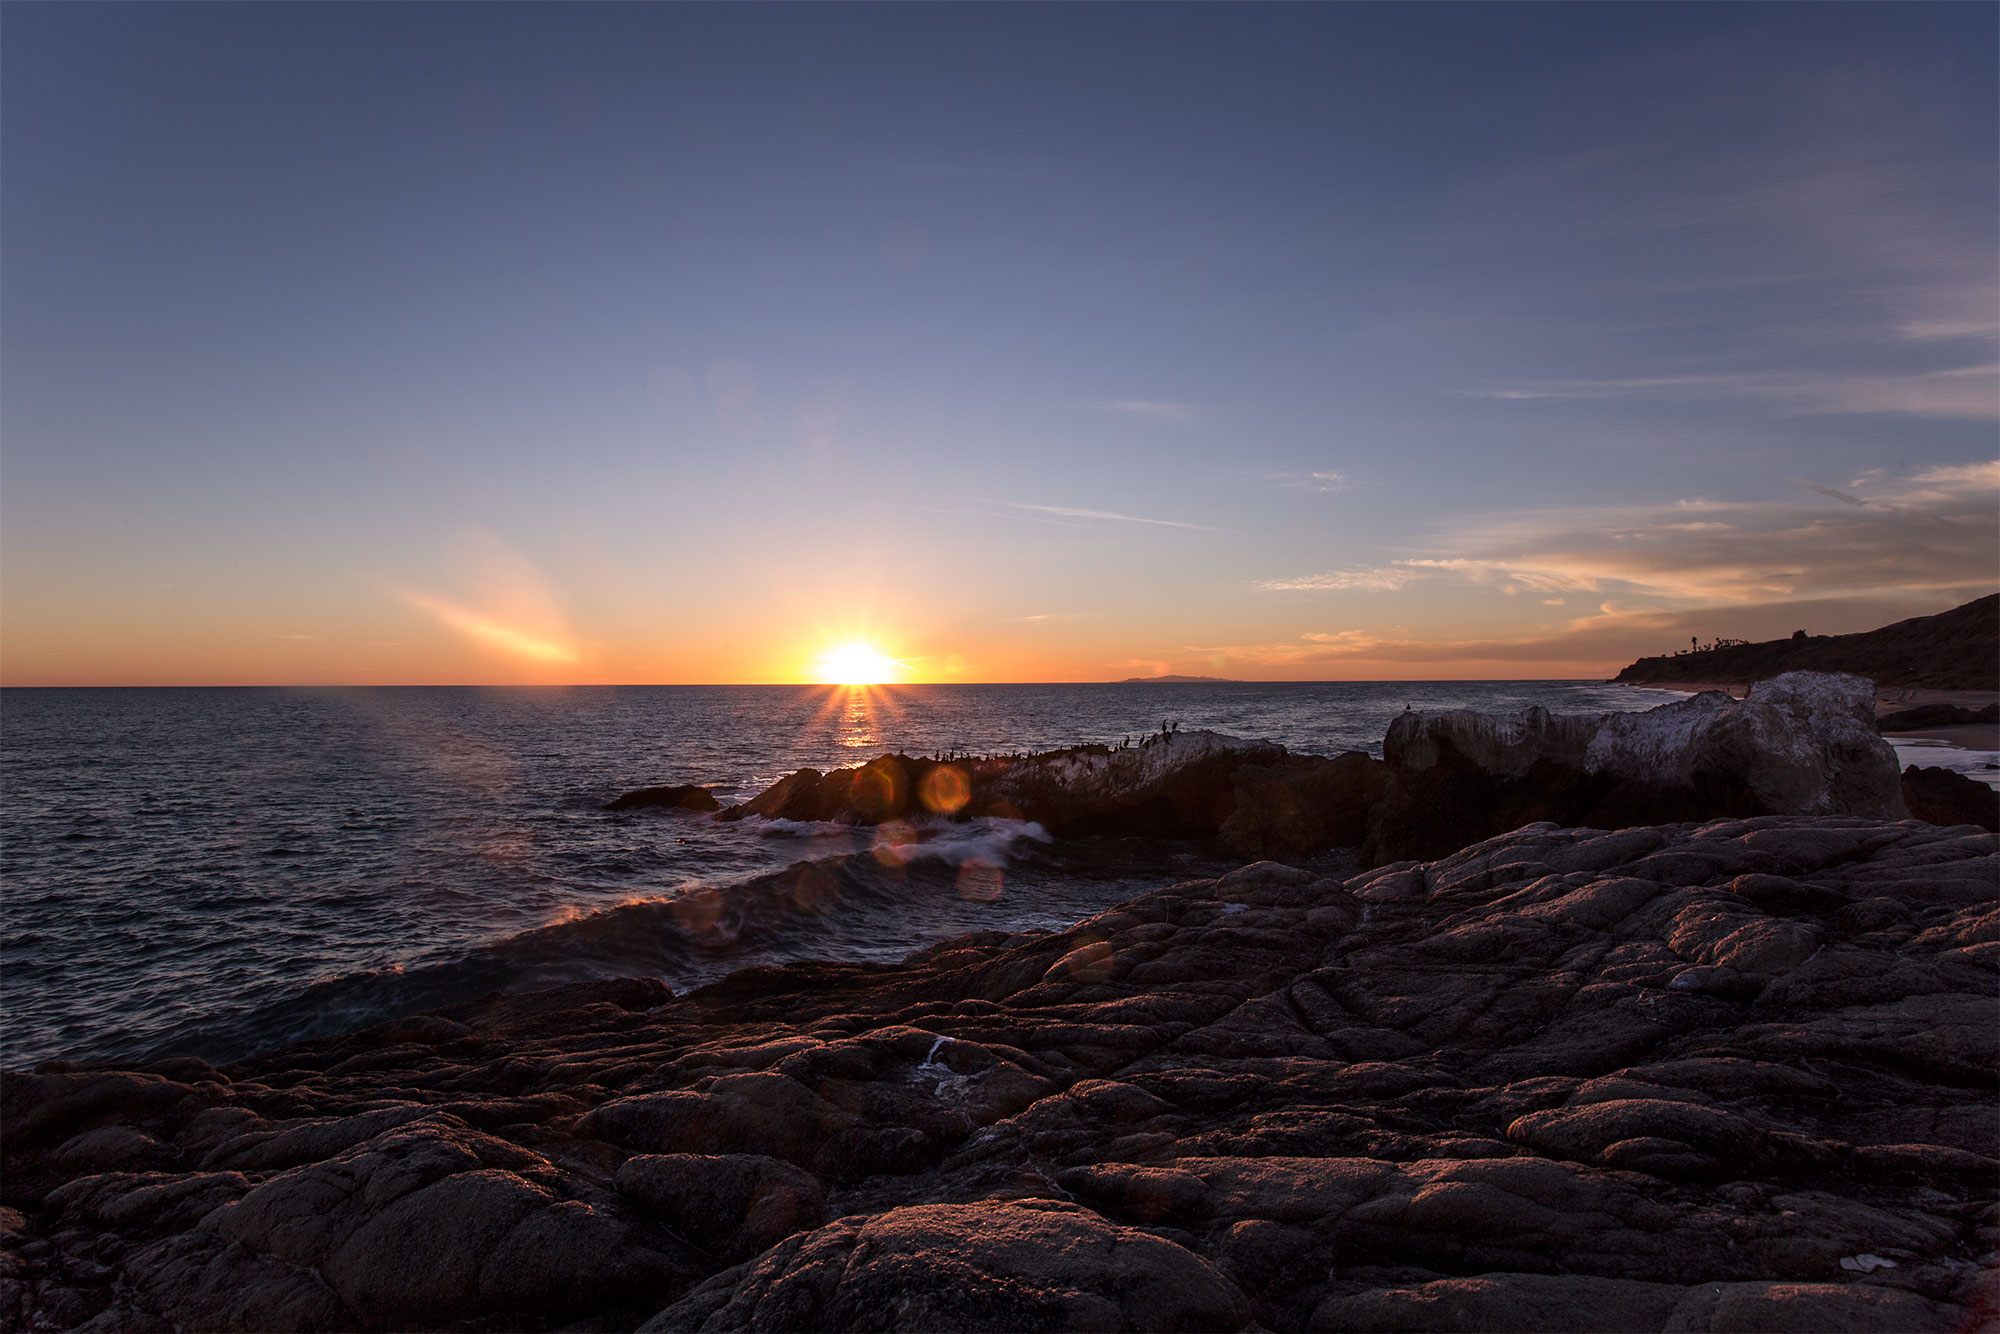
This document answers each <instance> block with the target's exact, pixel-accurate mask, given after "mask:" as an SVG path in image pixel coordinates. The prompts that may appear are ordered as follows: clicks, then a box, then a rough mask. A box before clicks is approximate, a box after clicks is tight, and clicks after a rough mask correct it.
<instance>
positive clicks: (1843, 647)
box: [1612, 593, 2000, 690]
mask: <svg viewBox="0 0 2000 1334" xmlns="http://www.w3.org/2000/svg"><path fill="white" fill-rule="evenodd" d="M1781 672H1853V673H1854V674H1855V675H1857V676H1867V677H1872V678H1874V681H1875V684H1876V685H1878V686H1923V687H1927V688H1929V689H1932V690H1992V689H1995V688H1996V686H2000V593H1992V594H1988V595H1987V596H1986V597H1983V598H1979V599H1977V600H1976V601H1973V602H1968V603H1966V604H1965V605H1964V606H1962V607H1954V608H1952V609H1951V610H1950V611H1944V612H1939V613H1938V614H1937V615H1935V616H1917V617H1913V618H1911V619H1910V620H1907V621H1897V622H1896V623H1895V624H1894V625H1885V626H1883V627H1882V628H1881V629H1879V630H1869V631H1865V632H1863V633H1861V634H1853V635H1811V636H1802V635H1797V634H1795V635H1793V636H1792V637H1791V638H1790V639H1773V640H1770V641H1768V642H1766V643H1762V644H1743V643H1725V644H1722V645H1720V646H1718V647H1714V648H1705V649H1701V650H1699V651H1696V652H1682V653H1676V654H1671V655H1667V656H1663V657H1657V658H1641V659H1639V660H1638V661H1637V662H1635V663H1633V664H1632V665H1631V666H1630V667H1627V668H1626V669H1625V670H1624V671H1622V672H1620V673H1618V675H1617V676H1615V677H1613V678H1612V679H1613V680H1614V681H1622V682H1625V683H1626V684H1628V685H1665V684H1671V683H1673V682H1677V681H1683V682H1695V681H1716V682H1730V681H1761V680H1763V679H1765V678H1766V677H1772V676H1777V675H1778V674H1779V673H1781Z"/></svg>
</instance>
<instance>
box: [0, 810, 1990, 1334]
mask: <svg viewBox="0 0 2000 1334" xmlns="http://www.w3.org/2000/svg"><path fill="white" fill-rule="evenodd" d="M1996 969H2000V836H1996V835H1994V834H1989V833H1980V832H1975V831H1972V830H1968V829H1965V828H1963V827H1959V828H1939V827H1935V826H1932V825H1927V824H1922V823H1919V822H1916V821H1900V822H1898V821H1885V820H1877V819H1861V818H1853V817H1818V818H1780V817H1764V818H1756V819H1739V820H1725V821H1717V822H1712V823H1708V824H1700V825H1695V824H1679V825H1667V826H1659V827H1641V828H1629V829H1621V830H1618V831H1616V832H1605V831H1601V830H1591V829H1573V828H1572V829H1565V828H1558V827H1556V826H1553V825H1548V824H1538V825H1530V826H1528V827H1526V828H1522V829H1518V830H1515V831H1514V832H1512V833H1509V834H1507V835H1505V836H1503V837H1499V838H1494V839H1491V840H1487V841H1485V842H1482V843H1479V844H1477V845H1474V846H1472V847H1468V848H1465V849H1463V850H1462V851H1459V852H1457V853H1455V854H1454V855H1452V856H1449V857H1445V858H1442V859H1438V860H1433V861H1427V862H1399V863H1392V864H1390V865H1386V866H1380V867H1377V868H1375V869H1373V870H1370V871H1368V872H1365V873H1363V874H1361V875H1358V876H1354V877H1351V878H1347V879H1344V880H1342V879H1328V878H1322V877H1321V876H1319V875H1317V874H1315V873H1314V872H1311V871H1306V870H1301V869H1298V868H1294V867H1289V866H1284V865H1280V864H1277V863H1271V862H1265V863H1258V864H1254V865H1250V866H1246V867H1244V868H1242V869H1241V870H1238V871H1235V872H1233V873H1231V874H1229V875H1227V876H1224V877H1222V878H1221V879H1219V880H1213V881H1205V882H1197V883H1190V884H1180V885H1175V886H1173V887H1171V888H1167V889H1162V890H1160V891H1158V892H1156V893H1152V894H1149V895H1145V896H1143V897H1140V898H1137V899H1134V900H1132V901H1130V902H1128V903H1125V904H1121V905H1119V906H1118V907H1116V908H1113V909H1111V910H1109V911H1106V912H1103V913H1100V914H1098V915H1097V916H1095V917H1092V918H1090V919H1088V920H1086V921H1083V922H1080V923H1078V924H1076V925H1075V926H1073V927H1071V928H1069V929H1067V930H1064V931H1060V932H1054V933H1028V934H1024V935H1016V936H1005V935H1000V934H998V933H990V934H985V935H976V936H969V937H964V938H961V939H958V940H953V941H948V942H945V943H943V944H941V945H938V946H935V947H933V948H931V949H928V950H925V951H923V952H921V953H919V954H917V955H914V956H912V957H911V958H909V959H907V960H906V961H904V962H903V963H902V964H900V965H896V966H881V965H875V966H861V965H839V964H826V963H813V964H796V965H789V966H785V967H762V968H756V969H749V970H744V971H742V972H739V973H737V974H735V975H733V976H732V977H730V978H729V979H727V980H725V981H723V982H721V983H718V984H716V985H715V986H712V987H709V988H706V989H704V990H702V991H698V992H695V993H693V994H692V995H688V996H683V997H674V996H672V995H670V994H668V993H666V992H665V990H664V988H662V987H660V986H659V985H658V984H657V983H646V982H640V981H626V982H598V983H589V984H579V985H578V986H575V987H570V988H562V989H558V990H555V991H552V992H546V993H539V994H537V995H535V996H514V997H497V998H493V999H491V1000H489V1001H482V1002H475V1003H472V1004H468V1005H462V1006H457V1007H453V1008H452V1009H451V1010H449V1011H446V1012H441V1013H440V1014H437V1015H433V1016H422V1017H418V1018H415V1019H408V1020H402V1021H399V1022H397V1023H395V1024H390V1025H383V1026H381V1027H379V1028H376V1029H371V1030H368V1031H366V1032H362V1033H356V1034H350V1035H347V1036H344V1037H338V1038H328V1039H322V1040H315V1041H312V1042H306V1043H301V1044H298V1045H295V1046H291V1047H287V1048H283V1049H281V1050H278V1051H275V1052H271V1053H269V1054H267V1055H264V1056H260V1057H257V1058H255V1059H252V1060H247V1061H243V1062H240V1063H237V1064H234V1065H230V1066H227V1067H224V1068H222V1069H213V1068H210V1067H208V1066H205V1065H202V1064H201V1063H200V1062H176V1063H172V1064H170V1065H167V1066H162V1067H159V1068H156V1069H152V1070H136V1071H116V1070H104V1069H82V1068H75V1067H67V1066H62V1065H60V1064H54V1065H50V1066H46V1067H44V1068H42V1069H41V1070H40V1071H38V1072H36V1073H33V1074H7V1075H5V1076H4V1077H0V1115H4V1117H5V1120H6V1124H7V1131H8V1133H7V1136H6V1139H5V1142H4V1146H0V1147H3V1148H4V1154H5V1161H4V1163H3V1164H0V1168H4V1170H0V1205H4V1208H0V1326H4V1327H6V1328H10V1329H25V1328H70V1327H76V1326H78V1325H82V1324H84V1323H85V1322H87V1321H92V1320H95V1321H96V1322H97V1323H96V1324H95V1325H94V1326H93V1328H98V1329H134V1328H160V1327H164V1326H168V1325H173V1326H177V1327H180V1328H199V1329H204V1330H289V1329H360V1328H388V1329H424V1328H446V1327H450V1328H460V1329H464V1328H483V1329H496V1328H506V1329H521V1328H556V1327H562V1326H565V1325H569V1326H580V1327H586V1328H595V1329H618V1328H624V1329H632V1328H637V1327H639V1326H640V1325H641V1324H647V1323H648V1322H650V1324H648V1327H649V1328H653V1329H685V1328H696V1327H701V1328H708V1329H735V1328H773V1329H789V1328H814V1329H843V1328H869V1329H877V1328H944V1327H957V1328H1001V1327H1005V1328H1051V1329H1054V1328H1161V1329H1171V1328H1231V1327H1239V1328H1240V1327H1244V1326H1246V1325H1247V1324H1248V1323H1249V1322H1251V1321H1255V1322H1256V1323H1257V1324H1258V1325H1259V1326H1261V1327H1262V1328H1264V1329H1269V1330H1288V1329H1339V1330H1392V1329H1394V1330H1403V1329H1467V1330H1471V1329H1493V1328H1531V1327H1532V1328H1547V1329H1585V1328H1587V1329H1605V1328H1617V1329H1633V1330H1667V1329H1673V1330H1725V1329H1760V1330H1761V1329H1815V1330H1818V1329H1860V1330H1891V1329H1909V1330H1936V1331H1944V1330H1950V1329H1962V1328H1972V1327H1976V1326H1977V1325H1978V1324H1979V1322H1980V1321H1982V1320H1990V1319H1992V1318H1994V1316H1995V1315H1996V1306H1995V1298H1996V1296H2000V1291H1996V1285H1995V1284H1994V1282H1993V1280H1992V1278H1991V1276H1990V1272H1989V1271H1988V1270H1987V1269H1985V1268H1984V1267H1985V1266H1989V1265H1990V1257H1991V1255H1992V1253H1993V1252H1994V1250H1995V1249H1996V1247H2000V1199H1996V1195H2000V1190H1997V1189H1996V1188H2000V1116H1996V1110H1995V1101H1994V1098H1995V1091H1996V1089H2000V1000H1996V997H1995V975H1996ZM829 1220H830V1221H829ZM760 1248H761V1249H760ZM746 1257H747V1258H746Z"/></svg>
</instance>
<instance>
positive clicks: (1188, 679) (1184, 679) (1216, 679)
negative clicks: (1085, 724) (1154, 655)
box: [1118, 676, 1243, 686]
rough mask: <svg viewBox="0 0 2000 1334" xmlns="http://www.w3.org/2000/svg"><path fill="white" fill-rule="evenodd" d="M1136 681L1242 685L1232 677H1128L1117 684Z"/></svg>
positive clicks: (1126, 684)
mask: <svg viewBox="0 0 2000 1334" xmlns="http://www.w3.org/2000/svg"><path fill="white" fill-rule="evenodd" d="M1137 681H1165V682H1167V683H1168V684H1169V685H1174V684H1181V685H1187V684H1191V683H1194V682H1197V681H1199V682H1206V683H1217V684H1221V685H1231V686H1240V685H1242V684H1243V682H1242V681H1240V680H1238V679H1237V678H1236V677H1233V676H1128V677H1126V678H1125V679H1124V680H1123V681H1120V682H1118V684H1119V685H1121V686H1129V685H1131V684H1133V683H1134V682H1137Z"/></svg>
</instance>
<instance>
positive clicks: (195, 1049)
mask: <svg viewBox="0 0 2000 1334" xmlns="http://www.w3.org/2000/svg"><path fill="white" fill-rule="evenodd" d="M783 823H790V822H783ZM825 828H826V829H838V830H841V831H842V833H843V835H844V836H856V835H859V836H861V837H860V841H861V842H863V843H864V844H866V845H867V846H866V848H865V850H862V851H848V852H845V853H837V854H830V855H824V856H816V857H812V858H809V859H807V860H803V861H798V862H795V863H793V864H792V865H791V866H788V867H786V868H785V869H784V870H782V871H778V872H775V873H771V874H766V875H760V876H754V877H751V878H749V879H746V880H743V881H740V882H737V883H734V884H726V885H720V886H708V885H695V886H692V887H689V888H685V889H682V890H679V891H675V892H669V893H666V894H662V895H659V896H646V897H636V898H633V899H630V900H628V901H626V902H624V903H619V904H616V905H613V906H611V907H605V908H597V909H590V910H572V911H571V912H570V913H569V914H568V915H566V916H565V917H563V918H562V919H560V920H557V921H554V922H551V923H549V924H547V925H544V926H540V927H536V928H533V929H531V930H527V931H522V932H519V933H517V934H514V935H510V936H507V937H504V938H502V939H500V940H496V941H493V942H491V943H488V944H485V945H482V946H478V947H476V948H473V949H471V950H469V951H467V952H466V953H464V954H462V955H461V956H459V957H456V958H451V959H445V960H439V961H433V962H427V963H414V964H409V965H405V966H403V967H398V968H389V969H379V970H369V971H363V972H356V973H350V974H346V975H343V976H339V977H333V978H324V979H321V980H318V981H315V982H313V983H312V984H310V985H308V986H307V987H305V988H304V989H302V990H300V991H298V992H296V993H294V994H291V995H288V996H285V997H283V998H281V999H277V1000H275V1001H273V1002H271V1003H268V1004H265V1005H262V1006H258V1007H255V1008H250V1009H246V1010H245V1011H243V1012H240V1013H238V1014H236V1015H232V1016H227V1017H210V1018H208V1019H204V1020H201V1021H196V1022H191V1023H187V1024H184V1025H182V1026H180V1027H178V1028H176V1029H175V1030H173V1031H170V1032H168V1033H166V1034H165V1035H164V1036H163V1037H162V1038H161V1039H160V1040H158V1041H157V1042H155V1043H154V1044H152V1052H153V1054H155V1055H158V1056H165V1055H168V1054H175V1055H180V1054H193V1055H198V1056H203V1057H206V1058H207V1059H210V1060H227V1059H231V1058H233V1057H236V1056H240V1055H244V1054H247V1053H249V1052H252V1051H256V1050H261V1049H264V1048H268V1047H272V1046H277V1045H280V1044H282V1043H286V1042H295V1041H299V1040H301V1039H304V1038H310V1037H319V1036H325V1035H328V1034H333V1033H342V1032H350V1031H353V1030H355V1029H359V1028H365V1027H369V1026H371V1025H374V1024H378V1023H383V1022H386V1021H388V1020H390V1019H394V1018H398V1017H400V1016H403V1015H406V1014H412V1013H416V1012H419V1011H422V1010H429V1009H435V1008H437V1007H439V1006H443V1005H451V1004H454V1003H457V1002H459V1001H465V1000H472V999H476V998H478V997H481V996H485V995H489V994H491V993H493V992H496V991H497V992H518V991H532V990H535V989H537V988H541V987H550V986H558V985H561V984H563V983H568V982H579V981H586V980H590V979H595V978H605V977H634V976H640V977H657V978H660V979H662V980H664V981H665V982H666V983H667V984H668V985H669V986H671V987H673V988H674V989H675V990H676V991H685V990H688V989H691V988H693V987H697V986H700V985H702V984H704V983H707V982H711V981H714V980H716V979H718V978H720V977H722V976H724V975H726V974H728V973H730V972H732V971H734V970H735V969H737V968H741V967H745V966H747V965H749V964H756V963H773V962H781V961H785V960H789V959H799V958H839V959H852V960H870V961H877V962H893V961H894V960H896V959H900V958H902V957H904V956H905V955H907V954H909V953H911V952H912V951H914V950H917V949H921V948H923V947H924V946H926V945H929V944H932V943H934V942H935V941H937V940H941V939H947V938H949V937H951V936H954V935H958V934H962V933H963V932H966V931H974V930H980V929H983V928H989V927H992V926H995V925H997V924H998V923H996V922H995V921H994V920H993V918H994V908H993V905H994V904H995V903H996V901H998V900H1000V899H1001V898H1002V896H1003V895H1004V894H1006V893H1007V892H1008V888H1009V882H1010V880H1011V879H1012V876H1011V872H1012V870H1013V869H1014V866H1015V864H1017V863H1018V862H1019V861H1020V860H1021V859H1022V857H1023V856H1024V855H1032V853H1033V851H1034V850H1035V849H1038V848H1040V847H1041V846H1043V845H1046V844H1047V843H1049V842H1050V839H1049V835H1048V834H1047V832H1046V831H1044V830H1043V829H1042V828H1041V827H1040V826H1039V825H1034V824H1025V823H1023V822H1021V821H1018V820H975V821H967V822H965V823H963V824H957V825H950V824H944V823H939V824H937V825H923V826H917V825H905V826H901V827H890V826H883V827H882V828H881V829H879V830H875V831H869V830H853V829H846V828H844V827H842V826H826V827H825ZM817 829H818V827H815V826H808V825H801V824H792V825H791V828H790V829H789V830H778V831H776V832H777V833H778V834H779V835H784V834H787V833H789V834H791V835H793V836H800V835H805V836H811V835H812V834H813V833H814V832H815V831H816V830H817ZM871 835H872V837H871ZM1018 892H1022V893H1026V894H1030V895H1032V894H1034V893H1035V888H1034V886H1033V885H1032V884H1031V885H1030V886H1028V887H1025V888H1023V889H1019V891H1018ZM1010 907H1011V908H1013V909H1016V910H1018V907H1019V905H1010Z"/></svg>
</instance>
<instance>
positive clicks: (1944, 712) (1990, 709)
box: [1875, 704, 2000, 732]
mask: <svg viewBox="0 0 2000 1334" xmlns="http://www.w3.org/2000/svg"><path fill="white" fill-rule="evenodd" d="M1965 723H2000V704H1988V705H1986V706H1985V707H1984V708H1979V709H1968V708H1966V707H1965V706H1964V705H1961V704H1919V705H1918V706H1917V707H1915V708H1913V709H1898V710H1896V711H1895V712H1894V713H1885V714H1883V715H1882V716H1881V717H1880V718H1877V719H1876V720H1875V728H1876V730H1877V731H1881V732H1922V731H1924V730H1926V729H1928V728H1932V727H1953V726H1958V725H1962V724H1965Z"/></svg>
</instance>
